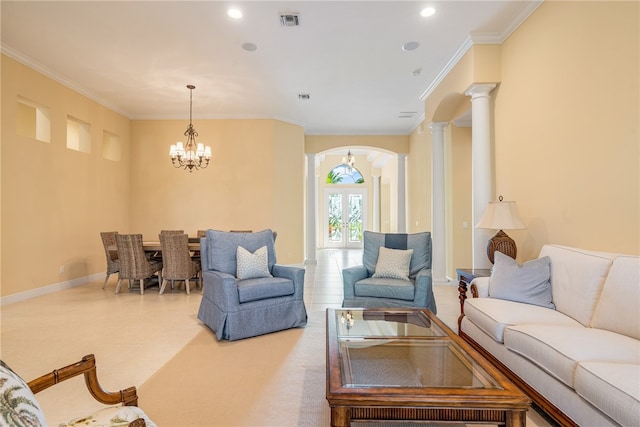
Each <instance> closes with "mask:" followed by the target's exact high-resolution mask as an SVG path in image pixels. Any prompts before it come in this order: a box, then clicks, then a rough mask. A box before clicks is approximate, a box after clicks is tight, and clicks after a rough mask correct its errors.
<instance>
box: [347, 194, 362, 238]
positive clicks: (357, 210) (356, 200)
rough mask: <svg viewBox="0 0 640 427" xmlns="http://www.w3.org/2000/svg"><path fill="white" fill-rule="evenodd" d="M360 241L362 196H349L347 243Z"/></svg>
mask: <svg viewBox="0 0 640 427" xmlns="http://www.w3.org/2000/svg"><path fill="white" fill-rule="evenodd" d="M360 241H362V195H361V194H349V242H350V243H355V242H360Z"/></svg>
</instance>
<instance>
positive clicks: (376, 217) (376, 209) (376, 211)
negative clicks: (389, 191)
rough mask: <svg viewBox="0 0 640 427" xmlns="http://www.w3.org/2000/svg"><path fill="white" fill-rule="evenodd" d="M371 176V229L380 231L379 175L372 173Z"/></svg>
mask: <svg viewBox="0 0 640 427" xmlns="http://www.w3.org/2000/svg"><path fill="white" fill-rule="evenodd" d="M372 178H373V224H371V229H372V230H373V231H377V232H379V231H380V175H372Z"/></svg>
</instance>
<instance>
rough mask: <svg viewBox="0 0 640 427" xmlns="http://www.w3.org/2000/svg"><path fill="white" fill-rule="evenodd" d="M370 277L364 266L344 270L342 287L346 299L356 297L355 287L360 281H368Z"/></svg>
mask: <svg viewBox="0 0 640 427" xmlns="http://www.w3.org/2000/svg"><path fill="white" fill-rule="evenodd" d="M368 275H369V272H368V271H367V268H366V267H365V266H364V265H357V266H355V267H349V268H345V269H343V270H342V287H343V290H344V298H354V297H355V286H356V282H357V281H359V280H363V279H366V278H367V277H368Z"/></svg>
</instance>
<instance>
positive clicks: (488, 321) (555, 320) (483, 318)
mask: <svg viewBox="0 0 640 427" xmlns="http://www.w3.org/2000/svg"><path fill="white" fill-rule="evenodd" d="M464 314H465V316H466V317H467V318H468V319H469V320H470V321H471V322H473V323H474V324H475V325H476V326H478V327H479V328H480V329H482V330H483V331H484V332H485V333H487V334H488V335H489V336H491V337H492V338H493V339H494V340H496V341H497V342H499V343H502V342H503V341H504V340H503V335H504V329H505V328H506V327H507V326H510V325H520V324H526V323H542V324H552V325H564V326H574V327H578V326H580V327H581V326H582V325H581V324H580V323H579V322H577V321H576V320H574V319H572V318H571V317H569V316H567V315H565V314H562V313H560V312H559V311H556V310H552V309H549V308H545V307H540V306H537V305H531V304H525V303H521V302H513V301H507V300H501V299H496V298H469V299H467V300H465V303H464Z"/></svg>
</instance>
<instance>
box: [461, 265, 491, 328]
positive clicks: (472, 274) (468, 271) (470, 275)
mask: <svg viewBox="0 0 640 427" xmlns="http://www.w3.org/2000/svg"><path fill="white" fill-rule="evenodd" d="M456 274H457V275H458V293H459V295H458V299H459V300H460V317H459V318H458V330H460V322H462V317H463V316H464V300H466V299H467V287H468V286H469V285H470V284H471V281H472V280H473V279H475V278H476V277H489V276H491V269H489V268H456Z"/></svg>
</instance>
